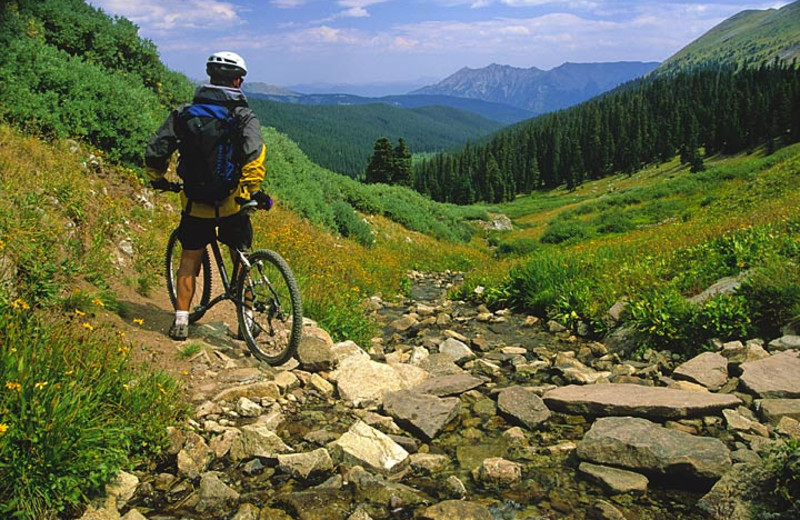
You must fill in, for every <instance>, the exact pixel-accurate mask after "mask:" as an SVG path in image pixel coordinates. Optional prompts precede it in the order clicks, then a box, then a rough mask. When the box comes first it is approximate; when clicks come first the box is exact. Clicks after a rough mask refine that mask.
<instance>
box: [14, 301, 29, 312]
mask: <svg viewBox="0 0 800 520" xmlns="http://www.w3.org/2000/svg"><path fill="white" fill-rule="evenodd" d="M11 308H12V309H21V310H23V311H27V310H28V309H30V308H31V307H30V305H28V304H27V303H25V300H23V299H22V298H17V299H16V300H14V301H13V302H11Z"/></svg>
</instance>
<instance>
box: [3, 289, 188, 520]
mask: <svg viewBox="0 0 800 520" xmlns="http://www.w3.org/2000/svg"><path fill="white" fill-rule="evenodd" d="M129 350H130V345H128V344H126V343H124V342H122V340H121V338H120V337H119V336H118V335H115V334H113V333H112V332H111V331H106V330H103V329H102V328H100V327H99V326H96V325H93V324H92V320H91V319H87V317H79V318H77V319H75V320H63V319H59V318H52V317H47V318H46V319H41V318H39V317H38V316H37V315H36V314H31V312H30V310H29V309H28V305H27V303H25V302H24V301H23V300H21V299H17V300H14V301H13V302H5V303H2V304H0V514H3V515H10V516H12V517H14V518H21V519H31V520H34V519H36V520H38V519H41V518H52V517H54V516H56V515H59V516H61V515H71V514H74V513H75V512H77V511H78V510H79V509H80V508H81V507H82V505H83V503H84V501H85V500H86V497H88V496H91V495H92V494H95V493H97V492H99V491H101V490H102V489H103V486H104V485H105V483H106V482H107V481H108V480H109V479H110V478H111V477H113V476H114V475H115V474H116V473H117V472H118V471H119V470H121V469H126V468H130V467H131V466H132V465H133V461H135V460H137V459H139V458H140V457H144V458H153V457H157V456H159V455H160V453H161V450H162V449H163V448H165V447H166V445H167V439H166V426H168V425H170V424H172V423H173V422H174V421H175V420H176V419H177V417H178V416H179V415H180V414H181V413H182V412H183V409H182V406H181V405H180V403H181V402H182V398H181V395H180V394H181V390H180V388H179V387H178V385H177V384H176V382H175V381H174V380H173V379H171V378H169V377H167V376H165V375H164V374H159V373H147V372H143V371H140V370H138V369H135V368H132V367H131V366H130V365H129V363H128V352H129Z"/></svg>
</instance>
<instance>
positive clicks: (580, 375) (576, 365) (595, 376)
mask: <svg viewBox="0 0 800 520" xmlns="http://www.w3.org/2000/svg"><path fill="white" fill-rule="evenodd" d="M553 367H554V368H556V369H557V370H558V371H560V372H561V374H562V375H563V376H564V378H565V379H566V380H567V381H569V382H571V383H578V384H590V383H594V382H596V381H597V380H599V379H602V378H608V377H610V376H611V372H598V371H597V370H594V369H593V368H590V367H587V366H586V365H584V364H583V363H581V362H580V361H578V360H577V359H575V357H573V356H570V355H568V354H567V353H565V352H561V353H559V354H558V355H557V356H556V359H555V361H554V362H553Z"/></svg>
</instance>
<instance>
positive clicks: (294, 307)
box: [239, 250, 302, 364]
mask: <svg viewBox="0 0 800 520" xmlns="http://www.w3.org/2000/svg"><path fill="white" fill-rule="evenodd" d="M249 261H250V265H249V267H248V268H245V270H244V272H243V273H242V277H241V278H240V281H239V295H240V297H241V302H242V303H241V308H242V312H241V317H240V322H239V323H240V331H241V332H242V336H243V338H244V339H245V341H246V342H247V345H248V347H249V348H250V350H251V351H252V352H253V353H254V355H255V356H256V357H258V358H260V359H263V360H265V361H267V362H270V363H273V364H278V363H282V362H284V361H285V360H286V359H288V358H289V357H291V355H293V354H294V351H295V350H296V348H297V343H298V342H299V336H300V327H301V325H302V314H301V313H302V310H301V308H300V297H299V291H298V290H297V284H296V282H295V280H294V276H293V275H292V273H291V270H290V269H289V267H288V265H287V264H286V262H285V260H283V258H281V257H280V256H279V255H278V254H277V253H274V252H272V251H267V250H260V251H255V252H254V253H252V254H251V255H250V256H249Z"/></svg>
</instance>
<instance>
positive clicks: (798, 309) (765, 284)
mask: <svg viewBox="0 0 800 520" xmlns="http://www.w3.org/2000/svg"><path fill="white" fill-rule="evenodd" d="M738 293H739V294H740V295H741V296H742V297H743V298H745V299H746V300H747V302H748V304H749V306H750V309H751V310H752V317H753V325H754V327H755V328H756V330H757V331H758V332H759V333H760V334H761V335H763V336H765V337H768V338H771V337H775V336H777V335H778V333H779V331H780V329H781V327H783V326H784V325H786V324H787V323H789V322H790V321H791V320H792V319H794V318H796V317H797V316H800V266H798V265H797V263H796V262H793V261H787V260H782V261H781V260H772V261H769V262H767V264H766V265H764V266H761V267H759V268H757V269H754V270H753V271H752V272H751V273H750V274H749V275H748V277H747V278H746V279H745V280H744V282H742V286H741V287H740V288H739V291H738Z"/></svg>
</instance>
